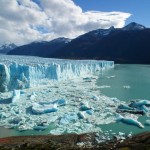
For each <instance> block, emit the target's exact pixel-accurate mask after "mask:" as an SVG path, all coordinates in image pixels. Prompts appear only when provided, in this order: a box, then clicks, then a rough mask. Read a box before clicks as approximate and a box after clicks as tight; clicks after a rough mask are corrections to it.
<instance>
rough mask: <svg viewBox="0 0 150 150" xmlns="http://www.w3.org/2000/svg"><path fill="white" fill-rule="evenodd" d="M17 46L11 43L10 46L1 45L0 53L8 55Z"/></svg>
mask: <svg viewBox="0 0 150 150" xmlns="http://www.w3.org/2000/svg"><path fill="white" fill-rule="evenodd" d="M16 47H17V46H16V45H15V44H14V43H9V44H2V45H0V53H2V54H6V53H8V52H9V51H11V50H13V49H14V48H16Z"/></svg>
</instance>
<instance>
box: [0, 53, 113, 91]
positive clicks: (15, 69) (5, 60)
mask: <svg viewBox="0 0 150 150" xmlns="http://www.w3.org/2000/svg"><path fill="white" fill-rule="evenodd" d="M113 67H114V62H113V61H96V60H76V61H75V60H61V59H48V58H38V57H25V56H5V55H3V56H0V92H5V91H10V90H14V89H24V88H30V87H35V86H37V85H40V84H44V83H43V82H44V81H45V83H46V80H45V79H47V80H58V81H62V80H68V79H74V78H76V77H81V76H82V77H84V76H87V75H92V74H93V73H98V72H100V71H102V70H106V69H109V68H113Z"/></svg>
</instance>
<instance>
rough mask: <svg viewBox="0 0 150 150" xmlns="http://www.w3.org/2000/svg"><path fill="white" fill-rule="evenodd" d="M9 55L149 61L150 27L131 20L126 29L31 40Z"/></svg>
mask: <svg viewBox="0 0 150 150" xmlns="http://www.w3.org/2000/svg"><path fill="white" fill-rule="evenodd" d="M8 54H13V55H32V56H41V57H52V58H67V59H99V60H102V59H105V60H114V61H115V62H116V63H140V64H150V59H149V58H150V29H149V28H146V27H144V26H143V25H140V24H137V23H135V22H132V23H130V24H128V25H127V26H125V27H123V28H118V29H115V28H114V27H111V28H109V29H97V30H94V31H90V32H88V33H85V34H83V35H81V36H79V37H77V38H75V39H73V40H69V39H65V38H58V39H56V40H52V41H50V42H40V43H31V44H28V45H24V46H21V47H18V48H16V49H14V50H12V51H11V52H9V53H8Z"/></svg>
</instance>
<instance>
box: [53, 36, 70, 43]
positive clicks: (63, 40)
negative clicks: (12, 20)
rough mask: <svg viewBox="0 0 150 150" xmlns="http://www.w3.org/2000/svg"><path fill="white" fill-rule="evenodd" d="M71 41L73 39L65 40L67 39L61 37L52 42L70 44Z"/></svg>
mask: <svg viewBox="0 0 150 150" xmlns="http://www.w3.org/2000/svg"><path fill="white" fill-rule="evenodd" d="M70 41H71V39H69V38H65V37H59V38H56V39H54V40H52V42H65V43H69V42H70Z"/></svg>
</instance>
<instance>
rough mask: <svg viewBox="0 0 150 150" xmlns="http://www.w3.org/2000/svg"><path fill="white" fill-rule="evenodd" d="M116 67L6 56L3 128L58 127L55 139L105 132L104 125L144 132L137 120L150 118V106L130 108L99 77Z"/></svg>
mask: <svg viewBox="0 0 150 150" xmlns="http://www.w3.org/2000/svg"><path fill="white" fill-rule="evenodd" d="M113 68H114V62H113V61H95V60H85V61H84V60H76V61H75V60H58V59H47V58H38V57H24V56H5V55H3V56H0V125H1V126H4V127H6V128H15V129H16V130H20V131H23V130H28V129H34V130H45V129H47V128H48V127H49V126H51V125H54V126H55V127H54V128H53V129H52V130H50V133H51V134H63V133H84V132H99V131H101V129H100V127H99V125H100V124H109V123H112V122H116V121H119V122H123V123H127V124H131V125H134V126H137V127H139V128H144V126H143V124H142V123H140V122H139V121H138V120H137V119H138V117H139V116H141V115H143V114H147V115H149V112H150V101H148V100H137V101H132V102H130V103H129V104H126V103H125V102H124V101H120V100H118V99H116V98H110V97H107V96H105V95H103V94H101V93H100V87H99V86H98V85H96V80H97V78H98V77H99V74H100V73H101V72H103V71H106V70H107V69H113ZM147 124H149V125H150V120H147Z"/></svg>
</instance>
